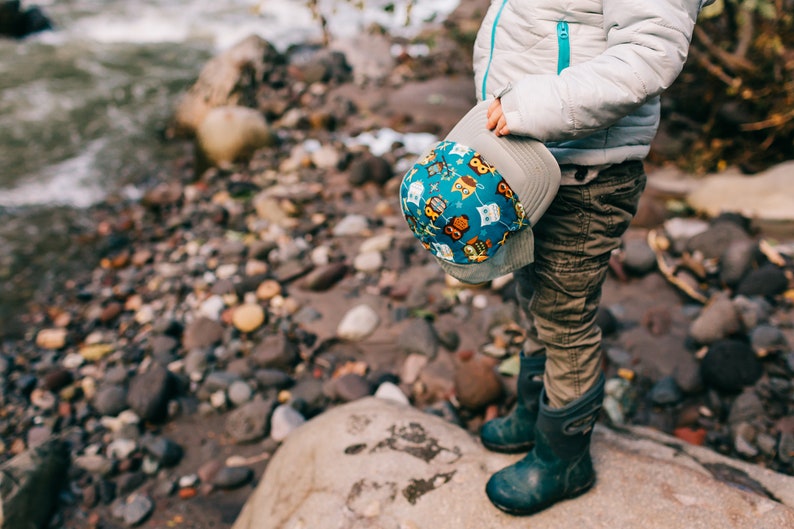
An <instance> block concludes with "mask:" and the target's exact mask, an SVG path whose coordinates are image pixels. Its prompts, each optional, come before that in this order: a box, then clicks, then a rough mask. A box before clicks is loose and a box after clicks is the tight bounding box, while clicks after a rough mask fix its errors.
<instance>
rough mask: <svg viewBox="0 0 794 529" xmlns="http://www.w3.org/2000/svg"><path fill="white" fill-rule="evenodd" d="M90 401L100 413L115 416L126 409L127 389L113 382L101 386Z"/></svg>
mask: <svg viewBox="0 0 794 529" xmlns="http://www.w3.org/2000/svg"><path fill="white" fill-rule="evenodd" d="M91 403H92V405H93V406H94V408H95V409H96V410H97V412H99V413H100V414H101V415H110V416H116V415H118V414H119V413H121V412H122V411H124V410H125V409H127V390H126V389H124V388H123V387H122V386H117V385H115V384H114V385H107V386H102V387H101V388H99V389H98V390H97V392H96V394H95V395H94V398H93V399H92V402H91Z"/></svg>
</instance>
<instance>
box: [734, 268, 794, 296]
mask: <svg viewBox="0 0 794 529" xmlns="http://www.w3.org/2000/svg"><path fill="white" fill-rule="evenodd" d="M787 288H788V278H787V277H786V273H785V271H784V270H783V269H782V268H780V267H778V266H775V265H774V264H772V263H766V264H765V265H763V266H761V267H760V268H756V269H755V270H751V271H750V272H749V273H748V274H747V275H746V276H745V277H744V279H742V280H741V281H740V282H739V285H738V286H737V287H736V294H738V295H742V296H748V297H752V296H764V297H771V296H777V295H778V294H782V293H783V292H785V290H786V289H787Z"/></svg>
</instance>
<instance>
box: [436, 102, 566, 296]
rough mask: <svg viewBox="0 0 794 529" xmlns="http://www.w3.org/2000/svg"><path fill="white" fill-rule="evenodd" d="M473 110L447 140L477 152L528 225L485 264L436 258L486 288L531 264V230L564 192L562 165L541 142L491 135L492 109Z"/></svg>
mask: <svg viewBox="0 0 794 529" xmlns="http://www.w3.org/2000/svg"><path fill="white" fill-rule="evenodd" d="M490 103H491V101H483V102H481V103H478V104H477V105H476V106H475V107H474V108H472V109H471V110H470V111H469V112H468V113H467V114H466V115H465V116H464V117H463V118H462V119H461V120H460V121H459V122H458V123H457V124H456V125H455V126H454V127H453V128H452V130H451V131H450V132H449V134H448V135H447V137H446V140H449V141H454V142H458V143H461V144H463V145H466V146H469V147H471V148H473V149H475V150H476V151H477V152H479V153H480V154H481V155H482V156H483V158H484V159H485V160H486V161H487V162H488V163H489V164H491V165H493V166H495V167H497V168H499V172H500V173H501V174H502V176H503V177H504V178H505V180H507V183H508V184H509V185H510V187H511V188H512V189H513V191H514V192H515V193H516V195H517V196H518V199H519V201H520V202H521V205H522V206H523V207H524V212H525V214H526V216H527V219H528V220H529V226H528V227H526V228H524V229H522V230H520V231H518V232H516V233H515V234H513V235H512V236H511V237H510V239H509V240H508V242H507V243H506V244H505V245H504V246H503V247H502V248H501V249H500V250H499V252H497V253H496V254H495V255H494V256H492V257H491V258H489V259H488V260H486V261H483V262H481V263H470V264H457V263H453V262H450V261H445V260H444V259H441V258H438V257H436V259H437V260H438V262H439V264H440V265H441V268H442V269H443V270H444V271H445V272H446V273H448V274H449V275H451V276H452V277H454V278H456V279H458V280H459V281H462V282H464V283H484V282H486V281H490V280H491V279H495V278H497V277H501V276H503V275H507V274H509V273H511V272H513V271H515V270H518V269H519V268H523V267H524V266H526V265H528V264H530V263H532V262H533V261H534V256H535V238H534V235H533V233H532V226H534V225H535V224H536V223H537V222H538V220H540V218H541V217H542V216H543V214H544V213H545V212H546V210H547V209H548V207H549V206H550V205H551V202H552V201H553V200H554V197H555V196H556V195H557V190H558V189H559V187H560V166H559V165H558V164H557V160H556V159H555V158H554V155H552V154H551V152H550V151H549V150H548V149H547V148H546V146H545V145H543V143H541V142H539V141H537V140H535V139H532V138H529V137H526V136H516V135H508V136H497V135H496V134H494V132H493V131H491V130H488V128H487V126H486V125H487V122H488V106H489V105H490Z"/></svg>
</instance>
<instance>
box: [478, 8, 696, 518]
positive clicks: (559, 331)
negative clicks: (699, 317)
mask: <svg viewBox="0 0 794 529" xmlns="http://www.w3.org/2000/svg"><path fill="white" fill-rule="evenodd" d="M711 1H712V0H708V1H706V2H702V1H700V0H654V1H647V2H638V1H636V0H634V1H628V0H577V1H572V2H555V1H552V0H536V1H530V2H515V1H510V0H495V1H494V2H493V3H492V4H491V6H490V9H489V10H488V12H487V13H486V15H485V17H484V20H483V22H482V25H481V27H480V30H479V33H478V36H477V40H476V42H475V45H474V70H475V82H476V86H477V88H478V97H479V99H483V100H484V99H489V96H491V95H493V96H494V98H493V101H492V102H491V103H490V105H489V108H488V123H487V128H488V129H489V130H492V131H494V133H495V134H496V135H498V136H504V135H507V134H517V135H523V136H529V137H532V138H536V139H538V140H540V141H542V142H543V143H545V145H546V146H547V147H548V148H549V150H550V151H551V153H552V154H553V155H554V157H555V158H556V160H557V162H558V163H559V164H560V169H561V172H562V179H561V186H560V190H559V192H558V194H557V197H556V198H555V199H554V201H553V202H552V204H551V205H550V207H549V208H548V210H547V211H546V212H545V214H544V216H543V217H542V218H541V220H540V222H539V223H538V224H537V225H536V226H535V227H534V228H533V231H534V237H535V261H534V264H533V265H530V266H528V267H525V268H522V269H520V270H518V271H517V272H516V273H515V278H516V281H517V286H518V294H519V296H518V297H519V300H520V302H521V306H522V309H523V310H524V312H525V313H526V314H527V315H528V316H529V317H530V318H531V320H532V321H533V323H534V326H533V329H532V334H531V335H532V337H533V338H534V339H533V340H532V341H534V342H536V343H538V344H540V347H539V348H538V350H536V351H525V354H524V355H523V358H522V361H521V373H520V375H519V379H518V384H519V386H518V403H517V406H516V408H515V409H514V410H513V411H512V412H511V414H510V415H508V416H507V417H504V418H500V419H496V420H494V421H490V422H489V423H486V424H485V425H484V426H483V428H482V431H481V438H482V441H483V443H484V444H485V446H486V447H488V448H490V449H493V450H497V451H507V452H515V451H520V450H526V449H529V448H530V447H532V446H533V445H534V449H533V450H532V451H531V452H530V453H529V454H528V455H527V456H526V457H524V458H523V459H522V460H520V461H519V462H518V463H516V464H514V465H512V466H509V467H507V468H505V469H503V470H501V471H499V472H497V473H496V474H494V475H493V476H492V477H491V479H490V480H489V482H488V484H487V486H486V492H487V494H488V497H489V498H490V500H491V501H492V502H493V503H494V505H496V506H497V507H498V508H500V509H502V510H504V511H506V512H509V513H512V514H519V515H520V514H531V513H534V512H537V511H539V510H541V509H544V508H546V507H548V506H549V505H552V504H553V503H555V502H557V501H560V500H563V499H566V498H571V497H574V496H576V495H578V494H581V493H583V492H585V491H586V490H587V489H589V488H590V487H591V486H592V485H593V483H594V482H595V473H594V470H593V465H592V461H591V459H590V453H589V448H590V436H591V433H592V426H593V424H594V423H595V421H596V418H597V414H598V411H599V409H600V406H601V400H602V398H603V394H604V375H603V373H602V372H601V369H600V366H601V347H600V343H601V331H600V329H599V328H598V327H597V326H596V324H595V316H596V310H597V308H598V304H599V300H600V295H601V285H602V284H603V281H604V279H605V277H606V271H607V262H608V260H609V257H610V253H611V252H612V250H614V249H615V248H617V247H618V246H619V245H620V240H621V236H622V234H623V233H624V231H625V230H626V228H627V227H628V225H629V223H630V222H631V219H632V218H633V216H634V214H635V213H636V210H637V203H638V200H639V198H640V194H641V193H642V190H643V188H644V187H645V180H646V176H645V173H644V170H643V165H642V159H643V158H644V157H645V156H646V155H647V153H648V151H649V148H650V142H651V140H652V139H653V137H654V135H655V133H656V129H657V127H658V124H659V95H660V94H661V93H662V92H663V91H664V90H665V89H667V88H668V87H669V86H670V85H671V84H672V82H673V81H674V80H675V79H676V77H677V76H678V74H679V73H680V72H681V69H682V68H683V66H684V62H685V60H686V57H687V52H688V48H689V42H690V38H691V36H692V31H693V27H694V25H695V21H696V18H697V15H698V12H699V10H700V8H701V7H703V5H705V4H707V3H711ZM544 357H545V360H544ZM541 376H542V383H541V382H540V381H539V380H536V379H535V377H541Z"/></svg>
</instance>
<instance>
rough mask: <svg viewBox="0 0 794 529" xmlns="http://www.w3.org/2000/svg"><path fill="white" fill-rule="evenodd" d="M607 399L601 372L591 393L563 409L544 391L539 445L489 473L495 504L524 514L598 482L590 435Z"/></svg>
mask: <svg viewBox="0 0 794 529" xmlns="http://www.w3.org/2000/svg"><path fill="white" fill-rule="evenodd" d="M603 397H604V375H603V374H602V375H601V376H600V377H599V378H598V382H596V385H595V386H594V387H592V388H591V389H590V390H589V391H588V392H587V393H585V394H584V395H582V396H581V397H580V398H578V399H576V400H575V401H573V402H571V403H569V404H568V405H566V406H565V407H563V408H557V409H552V408H549V407H548V406H547V405H546V403H545V391H544V392H542V393H541V397H540V399H541V400H540V412H539V413H538V420H537V423H536V426H535V448H534V449H533V450H532V452H530V453H529V454H527V455H526V456H525V457H524V458H523V459H521V460H520V461H518V462H517V463H515V464H514V465H511V466H509V467H507V468H504V469H502V470H500V471H499V472H497V473H496V474H494V475H493V476H491V479H490V480H488V484H487V485H486V486H485V492H486V494H487V495H488V498H489V499H490V500H491V503H493V504H494V505H495V506H496V507H498V508H499V509H501V510H503V511H505V512H507V513H510V514H514V515H526V514H533V513H536V512H538V511H541V510H543V509H545V508H546V507H549V506H550V505H552V504H554V503H557V502H558V501H560V500H564V499H568V498H573V497H576V496H578V495H580V494H582V493H583V492H586V491H587V490H588V489H590V487H592V486H593V484H594V483H595V471H594V470H593V461H592V459H591V458H590V437H591V436H592V434H593V425H594V424H595V422H596V419H597V418H598V413H599V411H600V409H601V401H602V399H603Z"/></svg>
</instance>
